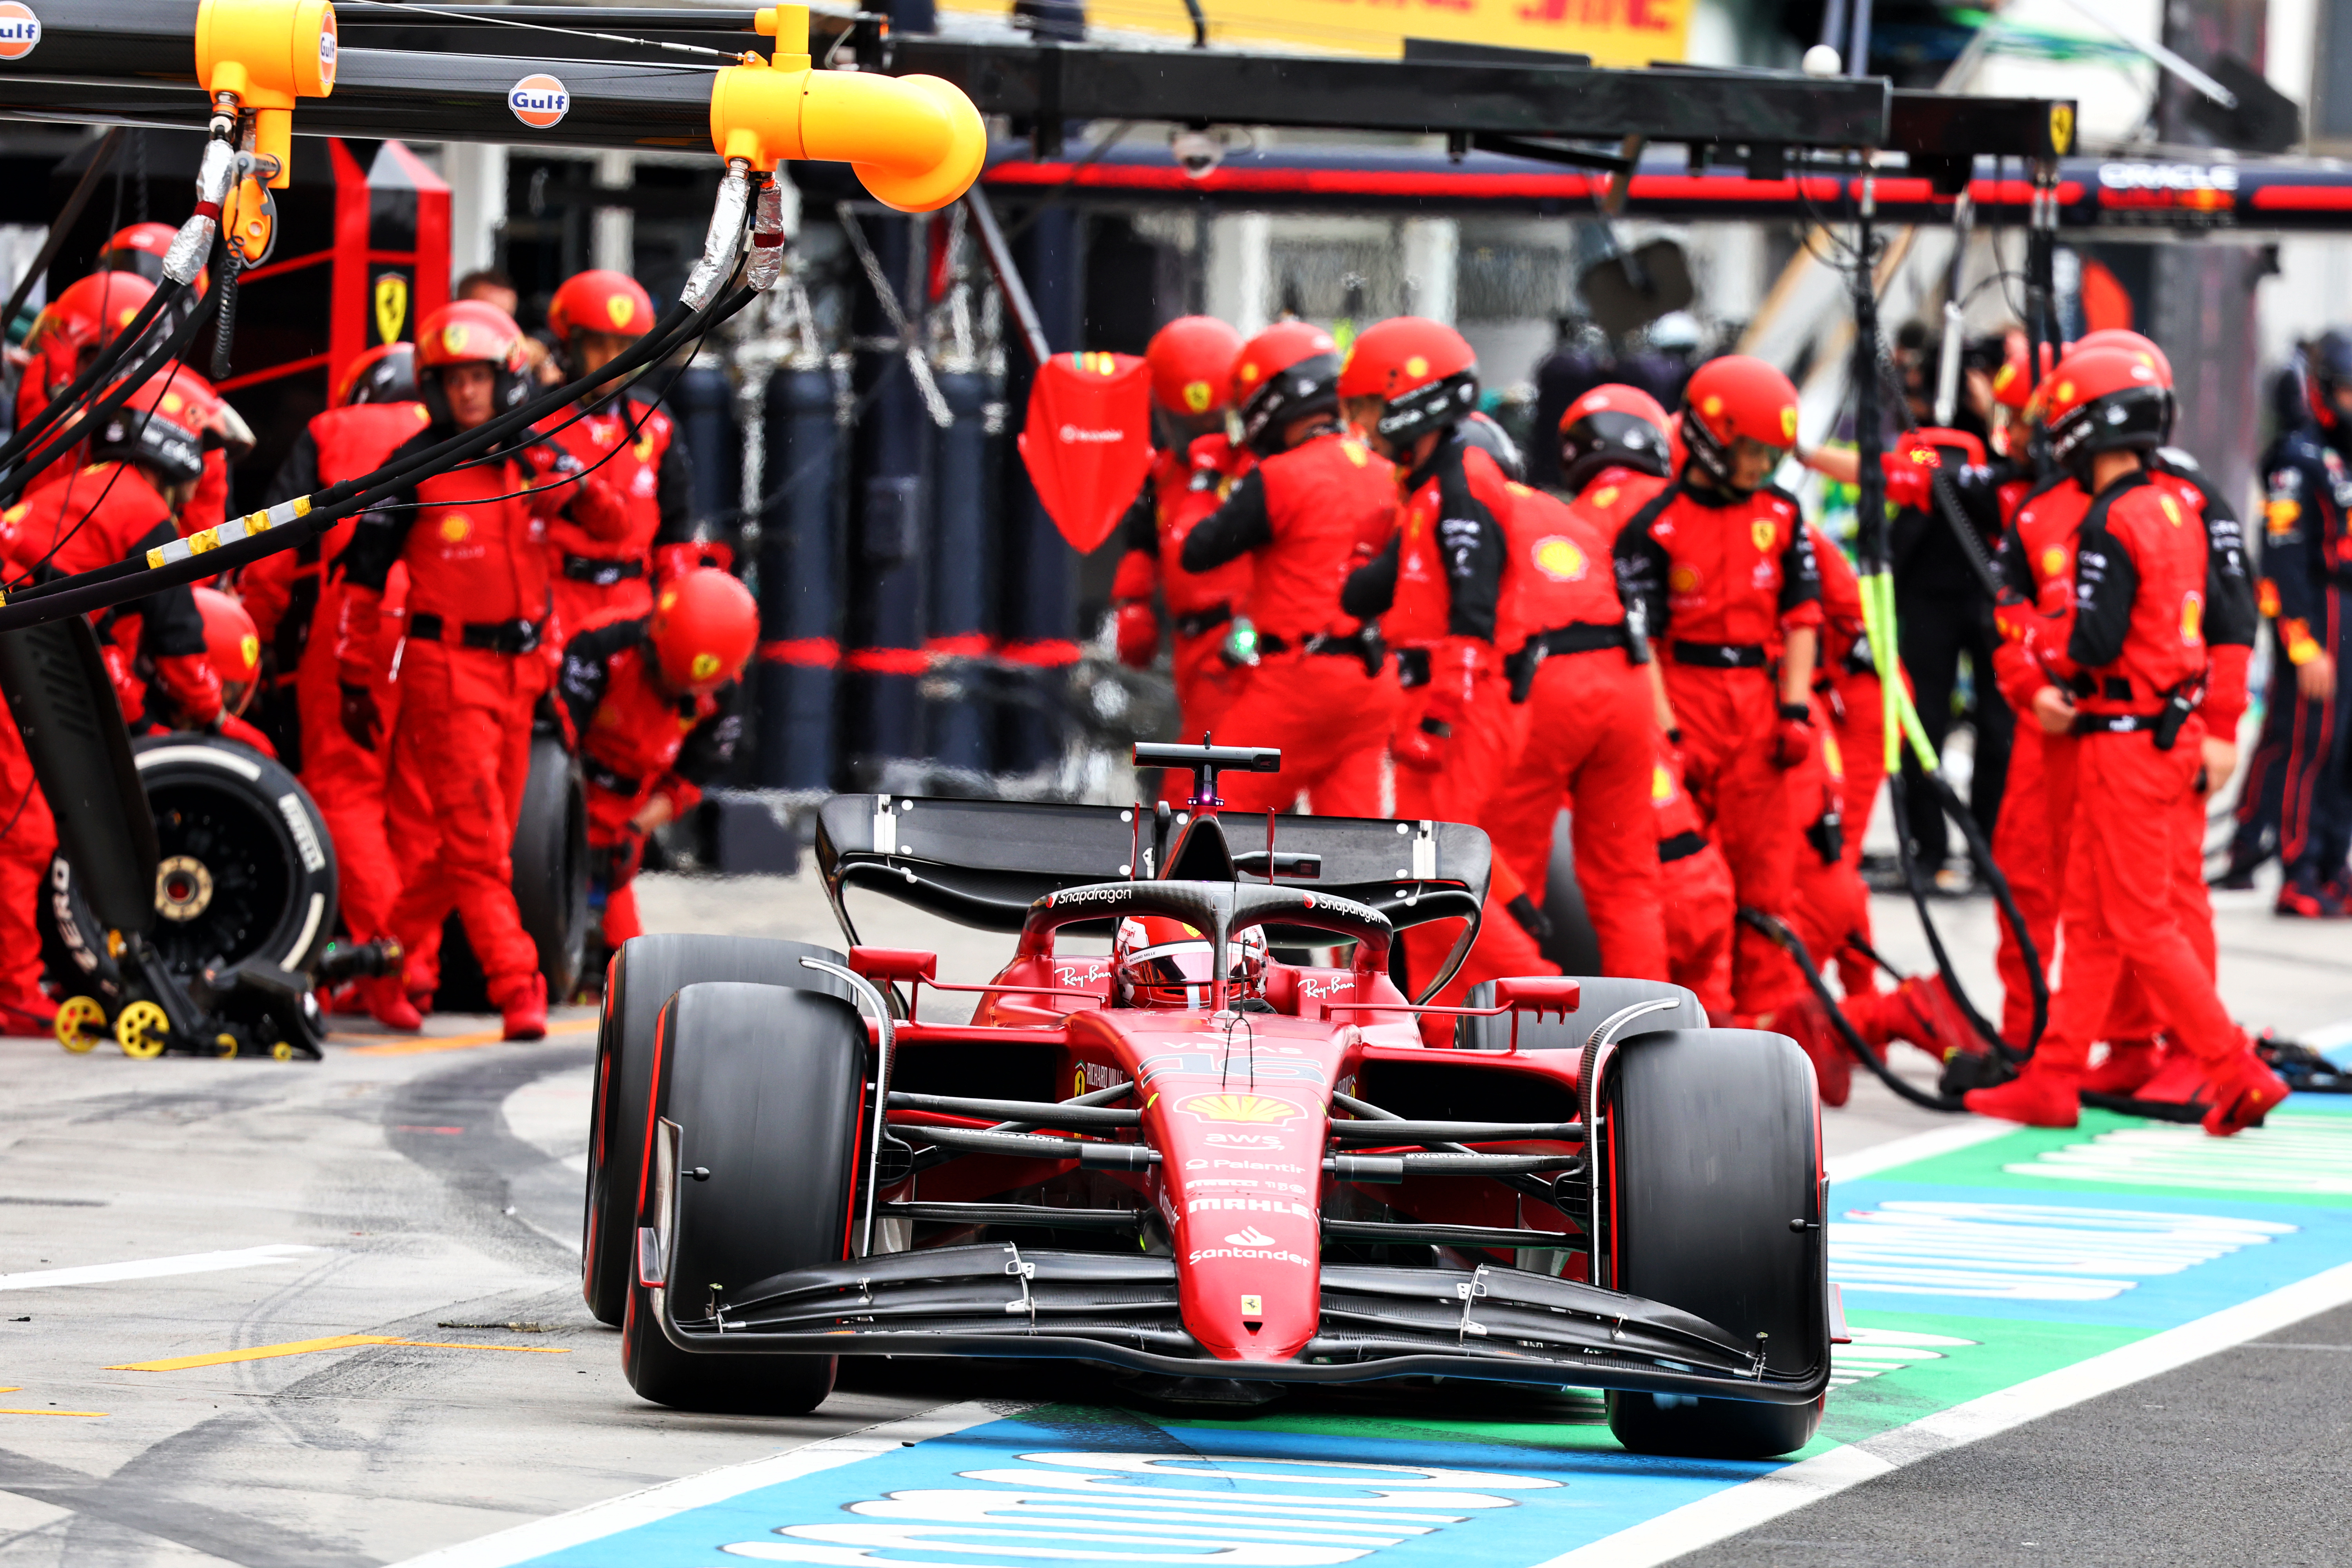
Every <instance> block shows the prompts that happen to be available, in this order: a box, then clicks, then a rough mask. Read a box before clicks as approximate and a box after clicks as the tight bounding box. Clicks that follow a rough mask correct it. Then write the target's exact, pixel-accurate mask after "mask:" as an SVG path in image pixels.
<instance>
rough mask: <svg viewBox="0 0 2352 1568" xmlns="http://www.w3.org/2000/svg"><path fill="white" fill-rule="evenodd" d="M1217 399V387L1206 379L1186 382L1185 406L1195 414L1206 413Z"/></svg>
mask: <svg viewBox="0 0 2352 1568" xmlns="http://www.w3.org/2000/svg"><path fill="white" fill-rule="evenodd" d="M1216 400H1217V393H1216V389H1215V388H1214V387H1213V386H1211V385H1210V384H1208V383H1207V382H1205V381H1188V382H1186V383H1185V384H1184V406H1185V407H1187V408H1189V409H1191V410H1192V412H1193V413H1195V414H1206V413H1207V412H1208V411H1209V409H1210V407H1211V406H1212V405H1213V404H1215V402H1216Z"/></svg>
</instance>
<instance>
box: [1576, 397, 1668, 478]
mask: <svg viewBox="0 0 2352 1568" xmlns="http://www.w3.org/2000/svg"><path fill="white" fill-rule="evenodd" d="M1666 450H1667V441H1666V411H1665V409H1664V408H1663V407H1662V406H1660V405H1659V403H1658V400H1657V399H1656V398H1654V397H1653V396H1651V395H1649V394H1648V393H1646V392H1644V391H1643V390H1642V389H1641V388H1640V387H1638V386H1627V385H1625V384H1622V382H1610V383H1608V384H1605V385H1601V386H1596V387H1594V388H1593V389H1592V390H1591V391H1590V392H1588V393H1586V394H1585V395H1583V396H1581V397H1580V398H1578V399H1577V400H1576V401H1575V402H1573V403H1571V404H1570V405H1568V412H1567V413H1565V414H1563V415H1561V416H1559V482H1560V485H1561V488H1563V489H1568V490H1570V491H1575V490H1580V489H1583V488H1584V487H1585V485H1586V484H1587V483H1588V482H1590V481H1591V478H1592V476H1593V475H1595V474H1597V473H1599V472H1600V471H1601V469H1603V468H1639V469H1640V470H1641V471H1642V472H1643V473H1645V474H1658V475H1664V474H1666V473H1668V472H1670V471H1671V470H1670V469H1669V468H1667V467H1666Z"/></svg>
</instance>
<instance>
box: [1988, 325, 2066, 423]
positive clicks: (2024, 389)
mask: <svg viewBox="0 0 2352 1568" xmlns="http://www.w3.org/2000/svg"><path fill="white" fill-rule="evenodd" d="M2001 352H2002V358H2001V363H2000V369H1999V370H1997V371H1995V372H1993V373H1992V395H1993V401H1994V402H1996V403H1998V404H2000V405H2001V406H2002V407H2004V408H2014V409H2017V410H2018V411H2020V412H2021V413H2022V412H2025V411H2026V410H2027V409H2028V408H2029V407H2030V405H2032V402H2033V394H2034V391H2035V389H2036V388H2038V387H2039V386H2040V385H2041V384H2042V380H2041V379H2036V378H2035V376H2034V374H2033V373H2032V370H2031V369H2030V368H2029V367H2028V366H2027V364H2026V363H2025V356H2026V353H2027V350H2026V343H2025V334H2024V333H2023V332H2011V334H2010V335H2009V338H2008V340H2007V342H2005V343H2004V344H2003V345H2002V351H2001ZM2057 362H2058V351H2057V347H2056V345H2054V344H2052V343H2043V344H2042V379H2047V378H2048V376H2049V374H2050V367H2051V366H2052V365H2053V364H2055V363H2057Z"/></svg>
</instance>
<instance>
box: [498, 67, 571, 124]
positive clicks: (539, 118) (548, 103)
mask: <svg viewBox="0 0 2352 1568" xmlns="http://www.w3.org/2000/svg"><path fill="white" fill-rule="evenodd" d="M507 107H508V108H509V109H511V110H514V117H515V118H516V119H517V120H520V121H522V122H523V123H524V124H525V125H528V126H530V128H531V129H532V130H533V131H551V130H553V129H554V128H555V126H556V125H558V124H559V123H561V122H562V119H563V117H564V116H565V115H567V114H569V113H571V112H572V91H571V89H569V88H567V87H565V86H564V85H563V83H562V81H561V80H559V79H556V78H554V77H551V76H549V75H548V74H547V73H545V72H544V71H541V72H536V73H534V74H532V75H530V76H527V77H525V78H523V79H521V80H520V81H519V82H517V83H515V84H514V86H512V87H510V88H509V89H507Z"/></svg>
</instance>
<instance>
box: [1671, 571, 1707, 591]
mask: <svg viewBox="0 0 2352 1568" xmlns="http://www.w3.org/2000/svg"><path fill="white" fill-rule="evenodd" d="M1699 582H1700V578H1699V574H1698V568H1697V567H1696V566H1677V567H1675V569H1674V570H1672V571H1671V572H1668V573H1667V574H1666V586H1667V587H1669V588H1672V589H1673V590H1674V591H1675V593H1677V594H1696V593H1697V592H1698V585H1699Z"/></svg>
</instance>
